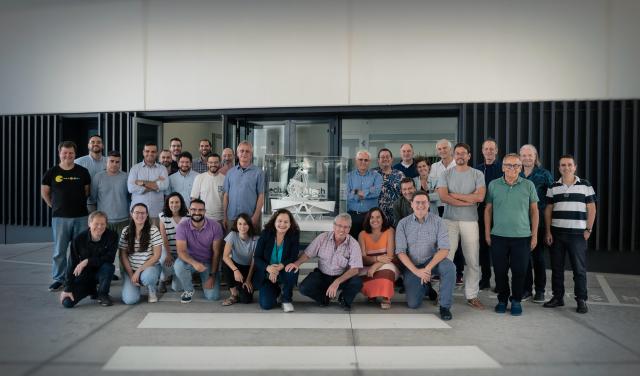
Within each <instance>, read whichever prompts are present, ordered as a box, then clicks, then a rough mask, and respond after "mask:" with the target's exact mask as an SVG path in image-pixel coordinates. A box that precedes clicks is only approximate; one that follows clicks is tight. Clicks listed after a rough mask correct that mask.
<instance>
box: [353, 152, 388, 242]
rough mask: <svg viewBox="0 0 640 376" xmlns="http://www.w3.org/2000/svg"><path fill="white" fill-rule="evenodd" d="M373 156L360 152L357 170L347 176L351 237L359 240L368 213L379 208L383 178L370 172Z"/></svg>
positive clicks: (374, 172) (357, 155) (357, 159)
mask: <svg viewBox="0 0 640 376" xmlns="http://www.w3.org/2000/svg"><path fill="white" fill-rule="evenodd" d="M370 163H371V154H369V152H368V151H366V150H360V151H359V152H358V153H357V154H356V169H355V170H353V171H351V172H349V173H348V174H347V212H348V213H349V214H350V215H351V230H350V231H349V235H351V236H353V237H354V238H355V239H358V235H359V234H360V231H361V230H362V222H363V221H364V216H365V215H366V214H367V211H369V209H371V208H375V207H377V206H378V197H380V192H381V190H382V176H381V175H380V174H379V173H377V172H376V171H370V170H369V164H370Z"/></svg>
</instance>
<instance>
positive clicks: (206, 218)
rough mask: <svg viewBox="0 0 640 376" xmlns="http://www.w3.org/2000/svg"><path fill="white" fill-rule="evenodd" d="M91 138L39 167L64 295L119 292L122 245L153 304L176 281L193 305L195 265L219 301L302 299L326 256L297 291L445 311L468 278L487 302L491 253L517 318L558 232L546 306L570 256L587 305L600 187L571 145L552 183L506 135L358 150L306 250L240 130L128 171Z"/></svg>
mask: <svg viewBox="0 0 640 376" xmlns="http://www.w3.org/2000/svg"><path fill="white" fill-rule="evenodd" d="M88 146H89V151H90V153H89V155H87V156H84V157H82V158H78V159H75V152H76V149H77V148H76V146H75V144H74V143H72V142H69V141H65V142H63V143H61V144H60V145H59V147H58V151H59V156H60V163H59V164H58V165H57V166H54V167H52V168H51V169H50V170H49V171H47V173H46V174H45V175H44V177H43V179H42V197H43V199H44V200H45V201H46V203H47V204H48V205H49V206H50V207H52V209H53V220H52V227H53V233H54V255H53V270H52V277H53V283H52V284H51V286H50V287H49V289H50V290H51V291H57V290H59V289H61V288H64V291H63V292H62V293H61V295H60V299H61V302H62V304H63V305H64V306H65V307H73V306H74V305H76V304H77V303H78V302H79V301H80V300H81V299H83V298H84V297H87V296H91V297H92V298H94V299H98V300H99V302H100V304H102V305H104V306H109V305H112V304H113V303H112V301H111V297H110V296H109V288H110V284H111V280H112V279H113V278H114V277H115V275H116V274H117V273H116V267H115V266H114V261H115V259H116V257H117V256H116V255H117V254H118V253H119V257H118V258H119V262H118V263H117V264H118V265H119V268H120V274H121V275H122V277H123V290H122V301H123V302H124V303H125V304H135V303H137V302H138V301H139V300H140V289H141V287H142V286H144V287H146V288H147V289H148V301H149V302H150V303H153V302H157V300H158V297H157V293H158V292H160V293H163V292H166V291H167V289H168V288H169V286H170V287H171V288H172V289H173V290H175V291H182V293H181V297H180V300H181V302H182V303H189V302H191V300H192V297H193V294H194V279H195V278H197V277H199V279H200V283H201V285H202V290H203V292H204V297H205V298H206V299H208V300H218V299H220V282H221V279H224V281H225V282H226V284H227V286H228V287H229V291H230V293H229V296H228V297H227V298H226V299H224V300H223V301H222V304H223V305H224V306H229V305H233V304H235V303H238V302H240V303H251V302H253V298H254V294H255V291H257V292H258V303H259V305H260V307H261V308H263V309H267V310H268V309H272V308H274V307H275V306H277V305H278V302H280V303H281V307H282V309H283V311H284V312H292V311H294V307H293V301H292V296H293V289H294V287H295V286H296V285H297V284H298V275H299V269H300V266H301V265H302V264H303V263H305V262H306V261H308V260H309V259H312V258H317V260H318V266H317V268H316V269H315V270H313V271H312V272H311V273H310V274H309V275H308V276H307V277H306V278H305V279H304V280H302V281H301V282H300V284H299V291H300V293H301V294H302V295H304V296H307V297H309V298H311V299H313V300H314V301H315V302H317V303H318V304H320V305H322V306H326V305H329V304H330V302H331V301H332V300H337V302H338V303H339V304H340V305H341V306H342V307H343V308H344V309H345V310H350V309H351V306H352V304H353V301H354V299H355V297H356V295H357V294H358V293H359V292H361V293H362V294H364V295H365V296H366V297H367V298H368V299H369V301H370V302H377V303H379V304H380V307H381V308H382V309H389V308H391V300H392V298H393V296H394V292H395V287H397V286H400V288H401V289H402V290H404V292H405V293H406V300H407V305H408V306H409V307H410V308H418V307H420V306H421V304H422V302H423V299H424V298H425V297H428V298H430V299H431V300H434V301H437V302H439V305H440V308H439V310H440V316H441V318H442V319H443V320H450V319H451V318H452V314H451V306H452V301H453V290H454V287H455V285H456V284H457V283H458V284H464V294H465V298H466V301H467V304H468V305H469V306H471V307H473V308H476V309H484V305H483V303H482V302H481V301H480V299H479V298H478V292H479V290H480V289H484V288H489V287H490V282H489V281H490V279H491V265H492V264H493V270H494V273H495V284H496V292H497V294H498V304H497V305H496V306H495V311H496V312H498V313H505V312H506V311H507V309H508V308H509V305H510V312H511V314H512V315H516V316H517V315H521V314H522V304H521V302H522V301H523V300H526V299H528V298H531V297H532V289H533V288H532V286H533V285H534V282H533V277H534V276H535V296H534V297H533V298H534V301H535V302H544V299H545V295H544V289H545V285H546V279H545V278H546V272H545V270H544V269H545V264H544V253H543V252H544V251H543V250H544V247H545V245H548V246H550V247H551V249H550V252H551V261H552V288H553V297H552V298H551V300H549V301H547V302H546V303H545V304H544V306H545V307H558V306H562V305H564V258H565V253H568V254H569V257H570V260H571V265H572V267H573V271H574V281H575V298H576V301H577V311H578V312H580V313H586V312H587V311H588V308H587V305H586V300H587V290H586V248H587V239H588V238H589V235H590V233H591V229H592V226H593V223H594V220H595V193H594V191H593V188H592V187H591V185H590V184H589V183H588V182H587V181H586V180H584V179H580V178H578V177H577V176H576V175H575V171H576V163H575V160H574V159H573V157H571V156H570V155H565V156H562V157H561V158H560V160H559V171H560V174H561V178H560V179H559V180H557V181H555V182H554V181H553V178H552V175H551V173H550V172H549V171H547V170H544V169H543V168H541V167H540V162H539V159H538V155H537V151H536V149H535V147H534V146H533V145H524V146H522V148H521V149H520V153H519V154H507V155H505V156H504V157H503V159H502V161H500V160H498V158H497V155H498V148H497V143H496V142H495V141H494V140H486V141H485V142H484V143H483V144H482V154H483V157H484V160H483V163H481V164H479V165H477V166H476V168H472V167H471V166H469V163H468V162H469V160H470V158H471V148H470V146H469V145H467V144H464V143H458V144H457V145H455V147H452V145H451V143H450V142H449V141H448V140H440V141H438V142H437V145H436V149H437V151H438V155H439V157H440V160H439V161H438V162H437V163H434V164H433V165H431V164H430V162H429V160H428V159H426V158H414V155H413V154H414V153H413V146H412V145H411V144H403V145H402V146H401V148H400V153H401V157H402V158H401V161H400V162H399V163H397V164H396V165H393V154H392V152H391V150H389V149H386V148H383V149H381V150H379V151H378V167H377V168H375V169H370V168H369V166H370V163H371V159H372V158H371V155H370V153H369V152H368V151H364V150H363V151H359V152H358V153H357V155H356V158H355V166H356V169H355V170H353V171H351V172H350V173H349V174H348V177H347V182H346V196H347V197H346V201H347V212H346V213H340V214H338V215H337V216H336V217H335V218H334V223H333V230H332V231H329V232H326V233H322V234H320V235H319V236H317V237H316V238H315V239H314V240H313V241H312V242H311V244H310V245H309V246H307V247H306V249H305V250H304V252H302V253H299V239H300V229H299V226H298V224H297V223H296V220H295V218H294V216H293V215H292V213H291V212H289V211H288V210H286V209H280V210H277V211H275V212H274V213H273V215H272V216H271V218H270V219H269V221H268V222H267V223H266V225H265V226H264V228H262V226H261V212H262V207H263V204H264V188H265V181H264V175H263V172H262V171H261V170H260V169H259V168H257V167H256V166H254V165H253V164H252V160H253V148H252V145H251V144H250V143H248V142H246V141H243V142H241V143H240V144H239V145H238V147H237V149H236V154H235V155H234V153H233V150H231V149H225V150H224V151H223V153H222V157H221V156H220V155H218V154H216V153H212V152H211V143H210V142H209V141H208V140H201V141H200V145H199V151H200V154H201V155H200V158H198V159H197V160H196V161H193V160H192V156H191V154H190V153H188V152H182V142H181V141H180V139H178V138H174V139H172V140H171V142H170V150H163V151H161V153H160V163H158V162H156V158H157V156H158V155H157V154H158V150H157V146H156V145H155V144H152V143H148V144H146V145H145V146H144V150H143V157H144V160H143V161H142V162H141V163H139V164H136V165H134V166H133V167H132V168H131V170H130V171H129V173H128V174H127V173H124V172H122V171H121V169H120V155H119V153H118V152H115V151H112V152H109V153H108V155H107V156H106V157H105V156H103V154H102V153H103V144H102V139H101V138H100V136H92V137H91V138H90V139H89V145H88ZM203 166H204V167H203ZM129 197H130V198H129ZM87 226H88V228H87ZM69 244H70V252H69V257H68V261H67V258H66V254H67V252H66V250H67V246H68V245H69ZM459 246H460V247H459ZM457 254H459V255H460V256H463V257H459V258H456V255H457ZM459 260H462V261H459ZM454 261H458V263H457V264H456V263H454ZM463 267H464V274H463V277H462V280H459V279H460V277H459V276H460V274H462V268H463ZM531 269H533V273H532V271H531ZM509 271H511V284H509V277H508V275H509ZM437 284H439V291H438V292H439V294H438V292H436V291H435V288H434V285H437Z"/></svg>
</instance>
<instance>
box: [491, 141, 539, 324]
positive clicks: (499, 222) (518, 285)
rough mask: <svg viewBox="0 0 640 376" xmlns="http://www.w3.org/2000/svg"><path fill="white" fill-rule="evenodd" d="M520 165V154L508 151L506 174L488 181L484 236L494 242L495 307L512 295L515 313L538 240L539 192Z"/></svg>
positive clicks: (501, 310) (498, 308)
mask: <svg viewBox="0 0 640 376" xmlns="http://www.w3.org/2000/svg"><path fill="white" fill-rule="evenodd" d="M521 169H522V162H520V157H519V156H518V154H513V153H512V154H507V155H505V157H504V158H503V160H502V171H503V172H504V177H502V178H501V179H496V180H494V181H492V182H491V183H489V191H488V193H487V201H486V207H485V210H484V231H485V237H486V239H487V243H488V244H489V246H491V256H492V259H493V270H494V273H495V278H496V290H497V292H498V304H497V305H496V307H495V311H496V313H505V312H506V311H507V305H508V302H509V299H510V300H511V315H512V316H520V315H522V305H521V304H520V302H521V300H522V295H523V292H524V280H525V277H526V275H527V266H528V265H529V254H530V252H531V250H532V249H534V248H535V247H536V243H537V241H538V193H537V192H536V186H535V185H534V184H533V183H532V182H531V181H530V180H527V179H525V178H523V177H521V176H519V174H520V170H521ZM492 225H493V226H492ZM509 269H511V289H509Z"/></svg>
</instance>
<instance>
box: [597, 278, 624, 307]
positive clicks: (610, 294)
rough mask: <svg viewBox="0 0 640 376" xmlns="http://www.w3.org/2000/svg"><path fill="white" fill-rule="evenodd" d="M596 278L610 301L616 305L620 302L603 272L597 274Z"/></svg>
mask: <svg viewBox="0 0 640 376" xmlns="http://www.w3.org/2000/svg"><path fill="white" fill-rule="evenodd" d="M596 279H597V280H598V283H599V284H600V287H602V292H603V293H604V296H606V297H607V300H608V301H609V303H612V304H616V305H618V304H620V301H619V300H618V297H617V296H616V294H614V293H613V290H611V287H610V286H609V283H608V282H607V280H606V279H605V278H604V276H603V275H602V274H596Z"/></svg>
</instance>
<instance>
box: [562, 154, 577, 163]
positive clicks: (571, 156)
mask: <svg viewBox="0 0 640 376" xmlns="http://www.w3.org/2000/svg"><path fill="white" fill-rule="evenodd" d="M561 159H571V160H572V161H573V164H576V159H575V158H574V157H573V155H571V154H563V155H561V156H560V158H558V161H560V160H561Z"/></svg>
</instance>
